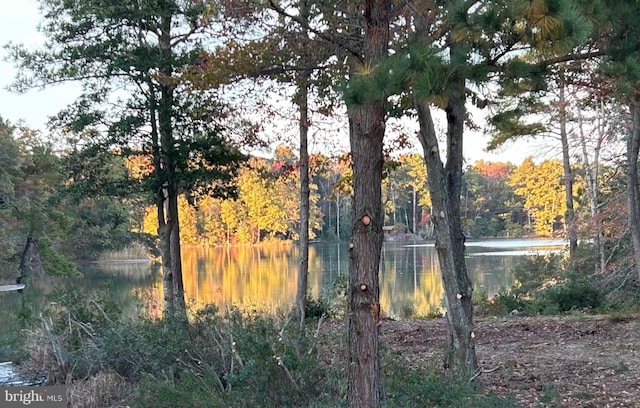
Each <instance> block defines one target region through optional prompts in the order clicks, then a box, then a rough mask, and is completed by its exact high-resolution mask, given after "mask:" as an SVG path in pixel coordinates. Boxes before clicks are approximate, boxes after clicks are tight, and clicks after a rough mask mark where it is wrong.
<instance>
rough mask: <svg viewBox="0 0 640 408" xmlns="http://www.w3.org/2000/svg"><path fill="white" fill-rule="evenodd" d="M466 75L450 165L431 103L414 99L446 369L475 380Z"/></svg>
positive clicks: (457, 91) (453, 118)
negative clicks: (465, 216) (465, 174)
mask: <svg viewBox="0 0 640 408" xmlns="http://www.w3.org/2000/svg"><path fill="white" fill-rule="evenodd" d="M464 89H465V88H464V79H463V78H458V81H457V82H456V83H455V84H453V86H451V87H450V88H449V102H448V104H447V108H446V114H447V124H448V129H447V163H446V166H445V165H443V162H442V160H441V158H440V150H439V147H438V138H437V135H436V132H435V127H434V124H433V119H432V117H431V111H430V108H429V106H428V105H427V103H426V102H424V101H421V100H418V99H417V98H415V99H414V104H415V107H416V109H417V112H418V120H419V123H420V132H419V134H418V137H419V139H420V143H421V144H422V148H423V150H424V160H425V164H426V167H427V177H428V184H429V193H430V194H431V204H432V208H433V217H432V218H431V219H432V221H433V226H434V234H435V247H436V251H437V253H438V261H439V263H440V271H441V274H442V282H443V286H444V295H445V296H444V298H445V306H446V309H447V313H446V316H447V321H448V323H449V324H448V342H449V350H448V353H447V355H446V356H445V362H444V366H445V369H446V370H447V371H448V372H450V373H453V374H455V375H462V376H465V377H466V378H472V377H473V376H474V374H475V373H476V371H477V369H478V360H477V356H476V348H475V340H474V338H475V334H474V325H473V306H472V304H471V297H472V294H473V287H472V285H471V280H470V279H469V275H468V273H467V266H466V262H465V248H464V241H465V238H464V233H463V231H462V224H461V221H460V193H461V184H462V162H463V156H462V136H463V131H464V117H465V105H464V102H465V97H464Z"/></svg>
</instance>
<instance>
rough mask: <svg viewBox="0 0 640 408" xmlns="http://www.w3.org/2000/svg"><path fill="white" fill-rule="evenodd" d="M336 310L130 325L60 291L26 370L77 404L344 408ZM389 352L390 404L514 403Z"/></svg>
mask: <svg viewBox="0 0 640 408" xmlns="http://www.w3.org/2000/svg"><path fill="white" fill-rule="evenodd" d="M328 305H331V302H326V301H315V302H311V303H310V309H309V313H308V315H309V316H314V317H309V318H308V321H307V323H308V324H307V327H306V328H305V329H304V330H299V329H298V327H297V324H294V323H293V322H291V321H289V320H288V318H287V317H286V316H273V315H267V314H262V313H257V312H247V311H241V310H239V309H236V308H229V309H226V310H222V311H221V310H218V309H217V308H216V307H215V306H206V307H204V308H202V309H200V310H197V311H193V312H190V318H189V320H188V321H185V319H184V318H181V317H178V316H172V315H165V316H163V317H160V318H150V317H145V316H138V317H136V318H130V317H124V315H123V314H122V313H121V311H120V310H119V309H118V308H117V305H116V304H114V303H113V302H112V301H111V300H110V299H109V296H108V294H107V293H105V292H96V293H92V294H86V293H80V292H78V291H74V290H68V291H64V292H56V293H55V294H54V295H53V298H52V301H51V302H50V303H49V306H48V307H46V308H45V309H44V310H43V311H42V315H41V316H40V317H39V318H38V319H34V320H31V322H32V324H31V326H30V329H29V330H28V337H27V342H26V344H25V350H26V352H27V353H28V355H29V360H28V361H27V362H26V363H25V364H24V366H25V367H29V366H30V367H33V368H35V369H38V370H40V371H45V373H44V374H46V375H47V378H48V383H50V384H53V383H57V384H66V385H68V386H69V389H70V392H69V395H70V400H71V406H73V407H90V406H113V405H129V406H131V407H142V408H146V407H149V408H151V407H154V408H163V407H165V408H169V407H196V408H197V407H203V408H204V407H207V408H208V407H234V408H235V407H237V408H242V407H342V406H344V405H345V403H346V395H347V378H348V361H347V355H348V354H347V351H346V347H347V336H346V329H345V325H344V320H337V319H336V320H332V319H330V318H328V317H327V315H326V313H325V310H327V309H331V308H330V307H329V306H328ZM312 311H314V313H311V312H312ZM381 355H382V358H381V359H382V368H381V374H382V397H383V406H385V407H415V406H433V407H436V406H442V407H445V406H463V405H470V406H474V407H483V406H487V407H489V406H491V407H501V406H513V404H512V403H511V402H510V401H506V400H501V399H498V398H497V397H495V396H491V395H486V394H483V393H482V392H481V391H478V390H476V389H474V388H472V387H470V386H469V385H468V384H467V383H466V382H464V381H452V380H451V379H447V380H444V379H442V378H440V377H439V376H438V375H437V374H436V371H435V370H432V369H430V368H429V367H414V366H408V365H407V364H406V363H404V362H403V360H401V359H400V358H398V357H397V356H395V355H393V354H392V353H390V352H388V351H386V348H384V347H382V351H381ZM416 404H418V405H416Z"/></svg>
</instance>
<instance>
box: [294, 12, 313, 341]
mask: <svg viewBox="0 0 640 408" xmlns="http://www.w3.org/2000/svg"><path fill="white" fill-rule="evenodd" d="M301 3H303V4H305V5H306V2H305V1H304V0H303V1H301ZM301 9H302V10H303V11H304V10H306V9H307V8H306V6H305V7H304V8H303V7H301ZM301 15H306V14H305V13H301ZM308 96H309V74H308V73H303V74H301V75H300V84H299V87H298V109H299V111H300V118H299V121H300V122H299V125H300V126H299V127H300V130H299V132H300V234H299V235H300V236H299V241H298V247H299V250H300V255H299V258H298V288H297V293H296V304H295V309H296V316H297V318H298V321H299V324H300V330H302V329H303V328H304V318H305V306H306V301H307V287H308V278H309V195H310V189H309V151H308V149H307V142H308V140H307V139H308V133H309V118H308V114H309V112H308V111H309V108H308Z"/></svg>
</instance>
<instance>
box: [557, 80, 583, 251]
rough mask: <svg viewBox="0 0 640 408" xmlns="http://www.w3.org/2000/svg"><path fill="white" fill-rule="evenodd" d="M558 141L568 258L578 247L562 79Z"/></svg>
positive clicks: (565, 100)
mask: <svg viewBox="0 0 640 408" xmlns="http://www.w3.org/2000/svg"><path fill="white" fill-rule="evenodd" d="M559 99H560V100H559V101H558V102H559V103H560V143H561V144H562V166H563V168H564V177H563V180H562V181H563V183H564V193H565V204H566V206H567V211H566V213H565V222H566V226H567V237H568V238H569V258H570V259H573V258H574V256H575V253H576V248H577V247H578V232H577V230H576V215H575V214H576V213H575V211H574V209H573V170H572V169H571V157H570V155H569V138H568V135H567V98H566V96H565V84H564V80H561V83H560V98H559Z"/></svg>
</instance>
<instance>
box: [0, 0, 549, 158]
mask: <svg viewBox="0 0 640 408" xmlns="http://www.w3.org/2000/svg"><path fill="white" fill-rule="evenodd" d="M40 21H41V17H40V15H39V11H38V3H37V1H36V0H18V1H5V2H4V4H3V8H2V13H0V27H1V29H0V46H2V48H0V116H1V117H2V118H3V119H5V120H9V121H10V122H11V123H12V124H16V123H18V122H19V121H24V123H25V124H26V125H27V126H28V127H30V128H34V129H39V130H42V131H43V132H46V122H47V118H48V117H49V116H53V115H55V114H56V113H57V112H59V111H60V110H61V109H62V108H64V107H65V106H66V105H68V104H69V103H71V102H73V100H74V99H75V98H76V97H77V96H78V89H77V88H75V87H73V86H71V85H60V86H56V87H53V88H49V89H45V90H31V91H29V92H27V93H25V94H16V93H12V92H10V91H8V90H7V89H6V88H7V86H8V85H9V84H11V83H12V82H13V80H14V78H15V75H16V73H17V71H16V69H15V67H14V66H13V64H12V63H11V62H8V61H6V55H7V52H6V50H5V49H4V45H5V44H7V43H9V42H13V43H17V44H20V43H22V44H25V45H27V46H28V47H30V48H32V49H35V48H37V47H42V44H43V43H44V37H43V36H42V35H41V34H40V33H39V32H38V30H37V26H38V23H39V22H40ZM474 119H476V120H478V122H481V118H474ZM487 141H488V136H486V135H484V134H483V133H482V132H470V131H469V132H467V133H466V134H465V139H464V152H465V159H466V160H467V162H468V163H473V162H475V161H476V160H480V159H482V160H485V161H505V162H506V161H510V162H512V163H514V164H520V163H521V162H522V160H523V159H524V158H525V157H527V156H530V155H532V156H534V157H541V156H543V155H544V154H545V153H544V152H545V151H546V150H548V149H546V148H545V145H544V144H542V143H540V142H524V141H519V142H515V143H509V144H508V145H506V146H505V147H503V148H501V149H500V150H498V151H496V152H491V153H488V152H486V151H485V149H484V148H485V146H486V143H487ZM417 147H419V146H417ZM346 148H348V146H345V149H346Z"/></svg>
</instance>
